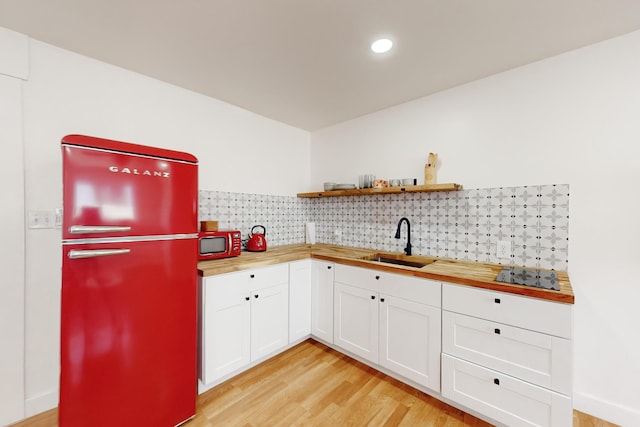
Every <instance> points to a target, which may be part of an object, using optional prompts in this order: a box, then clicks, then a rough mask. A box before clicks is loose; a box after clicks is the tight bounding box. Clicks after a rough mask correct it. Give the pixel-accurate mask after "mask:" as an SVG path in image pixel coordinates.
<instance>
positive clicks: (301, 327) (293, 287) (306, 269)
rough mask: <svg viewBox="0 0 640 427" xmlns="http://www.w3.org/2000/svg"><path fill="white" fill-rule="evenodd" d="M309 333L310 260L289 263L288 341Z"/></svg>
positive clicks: (290, 341)
mask: <svg viewBox="0 0 640 427" xmlns="http://www.w3.org/2000/svg"><path fill="white" fill-rule="evenodd" d="M310 333H311V260H309V259H306V260H302V261H296V262H292V263H290V264H289V343H292V342H294V341H297V340H299V339H302V338H304V337H307V336H309V334H310Z"/></svg>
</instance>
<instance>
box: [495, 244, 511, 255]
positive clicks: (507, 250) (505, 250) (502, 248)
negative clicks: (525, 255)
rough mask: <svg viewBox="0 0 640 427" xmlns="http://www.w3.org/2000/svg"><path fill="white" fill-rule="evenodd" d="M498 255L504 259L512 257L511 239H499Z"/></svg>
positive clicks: (497, 245)
mask: <svg viewBox="0 0 640 427" xmlns="http://www.w3.org/2000/svg"><path fill="white" fill-rule="evenodd" d="M496 256H497V257H498V258H503V259H505V258H511V242H510V241H509V240H498V243H497V244H496Z"/></svg>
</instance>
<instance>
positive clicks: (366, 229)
mask: <svg viewBox="0 0 640 427" xmlns="http://www.w3.org/2000/svg"><path fill="white" fill-rule="evenodd" d="M402 217H407V218H408V219H409V221H410V223H411V243H412V245H413V253H414V254H419V255H430V256H437V257H443V258H453V259H462V260H469V261H478V262H488V263H495V264H512V265H520V266H528V267H541V268H550V269H555V270H567V266H568V260H569V255H568V243H569V242H568V236H569V186H568V185H541V186H525V187H503V188H482V189H472V190H462V191H451V192H436V193H402V194H385V195H374V196H349V197H327V198H318V199H301V198H297V197H293V196H270V195H260V194H240V193H228V192H222V191H205V190H201V191H200V220H217V221H219V222H220V227H221V228H233V229H239V230H241V231H242V233H243V236H244V238H246V237H247V236H248V234H249V231H250V230H251V227H252V226H254V225H256V224H259V225H264V226H265V227H266V230H267V235H266V237H267V242H268V244H269V246H270V247H272V246H281V245H288V244H294V243H303V242H304V240H305V224H306V223H307V222H315V224H316V238H317V242H318V243H332V244H340V245H345V246H354V247H362V248H370V249H377V250H381V251H392V252H402V250H403V249H404V247H405V245H406V239H407V227H406V225H403V226H402V229H401V238H400V239H399V240H398V239H394V234H395V232H396V228H397V224H398V221H399V220H400V218H402ZM498 241H509V242H511V247H512V255H511V259H499V258H497V257H496V245H497V242H498Z"/></svg>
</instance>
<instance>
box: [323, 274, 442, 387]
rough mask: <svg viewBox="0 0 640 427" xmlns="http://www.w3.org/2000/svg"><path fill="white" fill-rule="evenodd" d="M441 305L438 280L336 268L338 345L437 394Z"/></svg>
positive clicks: (336, 335) (335, 334) (336, 328)
mask: <svg viewBox="0 0 640 427" xmlns="http://www.w3.org/2000/svg"><path fill="white" fill-rule="evenodd" d="M440 301H441V285H440V283H439V282H434V281H432V280H427V279H419V278H416V277H410V276H404V275H399V274H391V273H386V272H381V271H378V270H371V269H366V268H359V267H351V266H346V265H336V267H335V307H334V310H335V331H334V342H335V344H336V345H337V346H339V347H341V348H343V349H345V350H347V351H349V352H351V353H353V354H355V355H358V356H360V357H363V358H364V359H366V360H369V361H371V362H373V363H376V364H379V365H381V366H383V367H385V368H387V369H389V370H391V371H393V372H395V373H397V374H399V375H402V376H403V377H405V378H408V379H410V380H412V381H415V382H416V383H418V384H420V385H423V386H425V387H428V388H430V389H433V390H435V391H439V390H440V346H441V344H440V336H441V320H440V319H441V309H440Z"/></svg>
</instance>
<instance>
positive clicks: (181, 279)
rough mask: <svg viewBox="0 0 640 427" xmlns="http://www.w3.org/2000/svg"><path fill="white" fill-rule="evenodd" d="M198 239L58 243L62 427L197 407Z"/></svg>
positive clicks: (173, 417)
mask: <svg viewBox="0 0 640 427" xmlns="http://www.w3.org/2000/svg"><path fill="white" fill-rule="evenodd" d="M196 244H197V242H196V239H178V240H165V241H157V240H154V241H136V242H126V241H123V242H112V243H103V244H84V245H82V244H66V245H63V247H62V249H63V277H62V319H61V361H60V364H61V377H60V378H61V380H60V407H59V419H60V425H61V426H62V427H65V426H70V427H75V426H94V427H96V426H143V425H144V426H174V425H176V424H179V423H180V422H182V421H184V420H186V419H188V418H190V417H191V416H193V415H194V414H195V396H196V322H197V317H196V316H197V312H196V309H197V302H196V301H197V300H196V283H197V270H196V265H195V263H196V261H195V257H194V254H195V253H196ZM78 254H81V255H82V256H79V257H78ZM91 254H99V256H91ZM85 255H86V256H85Z"/></svg>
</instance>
